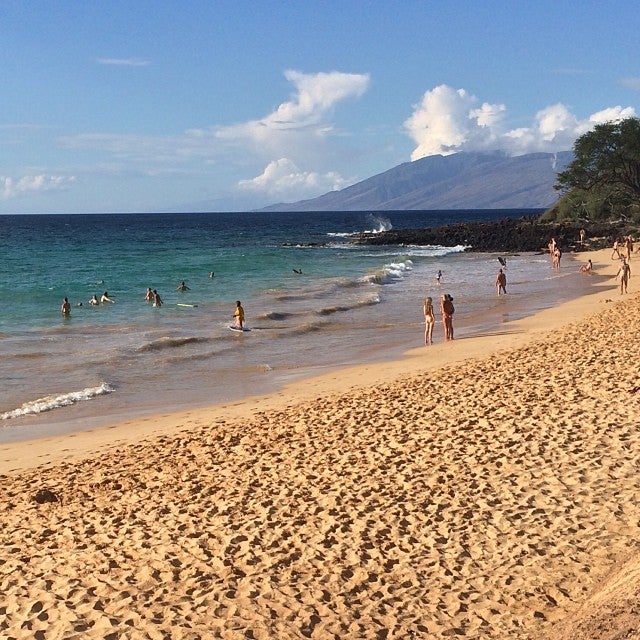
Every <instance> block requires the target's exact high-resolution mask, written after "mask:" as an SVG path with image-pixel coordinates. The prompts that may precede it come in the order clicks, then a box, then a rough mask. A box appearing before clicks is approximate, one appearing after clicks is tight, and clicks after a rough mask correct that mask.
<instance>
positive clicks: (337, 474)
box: [0, 252, 640, 640]
mask: <svg viewBox="0 0 640 640" xmlns="http://www.w3.org/2000/svg"><path fill="white" fill-rule="evenodd" d="M591 257H592V259H593V260H594V264H595V266H596V270H597V271H599V272H604V273H608V274H609V275H610V276H612V275H614V274H615V270H616V269H615V266H614V265H613V264H612V263H611V262H610V261H609V255H608V252H598V253H596V254H592V256H591ZM632 268H633V264H632ZM585 277H588V276H585ZM615 284H616V283H615V282H614V281H613V279H610V280H608V281H607V282H606V283H605V284H603V285H600V286H598V287H594V293H592V294H590V295H588V296H585V297H584V298H582V299H580V300H578V301H573V302H571V303H567V304H565V305H562V306H561V307H558V308H556V309H552V310H548V311H546V312H543V313H541V314H538V315H537V316H535V317H533V318H529V319H527V320H523V321H520V322H518V323H514V324H513V325H508V328H507V327H502V328H501V330H500V332H497V333H495V334H493V335H490V336H481V337H476V338H473V339H461V340H456V341H454V342H453V343H448V344H438V345H434V346H432V347H428V348H424V347H423V348H421V349H416V350H414V351H412V352H411V353H410V354H408V355H407V357H406V358H404V359H403V360H401V361H398V362H393V363H384V364H379V365H369V366H365V367H356V368H353V369H349V370H346V371H337V372H333V373H331V374H328V375H326V376H323V377H321V378H317V379H314V380H308V381H305V382H302V383H299V384H296V385H294V386H292V387H290V388H287V389H285V390H283V391H282V392H280V393H278V394H274V395H273V396H271V397H269V398H250V399H247V400H246V401H243V402H239V403H236V404H234V405H229V406H222V407H214V408H212V409H208V410H205V411H191V412H186V413H181V414H175V415H167V416H159V417H157V418H154V419H145V420H139V421H136V422H135V423H134V422H130V423H126V424H124V425H119V426H117V427H115V428H112V429H101V430H95V431H92V432H87V433H83V434H74V435H67V436H64V437H59V438H49V439H46V440H42V441H37V442H35V443H32V444H31V445H30V446H29V447H26V446H25V445H24V444H22V445H19V444H12V445H4V446H1V447H0V472H1V473H3V474H4V475H3V476H1V477H0V480H1V483H0V484H1V486H0V504H2V508H3V510H2V514H3V515H2V523H3V527H2V530H1V531H0V594H2V596H1V597H0V638H46V639H49V638H105V639H110V640H111V639H113V640H115V639H116V638H151V639H155V638H158V639H160V638H172V639H174V638H175V639H181V638H185V639H196V638H202V639H203V640H205V639H208V638H228V639H240V638H257V639H289V638H318V639H324V638H336V639H344V638H354V639H372V640H381V639H384V638H387V639H389V640H390V639H400V638H403V639H404V638H440V637H463V638H504V639H521V638H522V639H524V638H531V639H533V638H535V639H539V638H567V639H568V638H572V639H574V638H603V639H604V638H614V637H619V638H622V637H624V638H632V637H638V636H634V635H620V634H621V633H622V632H624V631H625V630H626V629H627V628H628V629H635V628H637V626H638V621H639V619H640V617H639V616H638V614H635V617H634V613H633V607H631V608H630V606H627V604H626V603H628V602H634V603H635V602H637V598H636V599H635V600H634V597H635V592H636V591H637V590H638V588H639V587H638V586H637V584H640V582H639V580H638V576H640V569H639V568H638V567H640V563H636V560H635V558H634V553H635V550H636V541H637V540H639V539H640V538H639V534H640V517H639V516H640V508H639V507H638V498H637V496H638V495H639V490H640V474H639V473H638V471H639V469H638V464H639V461H640V453H639V452H640V430H639V429H638V423H639V422H640V420H639V418H638V416H639V414H640V412H639V409H640V390H639V385H640V368H639V367H638V354H640V298H639V297H638V296H637V295H636V294H635V293H633V291H635V288H634V287H633V280H632V281H631V284H632V289H631V290H632V293H630V294H628V295H626V296H621V295H620V294H619V292H618V290H617V289H616V288H615ZM25 452H26V453H25ZM43 489H48V490H49V492H50V493H46V492H43V493H41V494H40V496H39V497H40V498H41V499H42V500H47V499H49V500H53V501H52V502H47V501H45V502H43V503H38V502H37V501H35V500H34V497H35V495H36V493H37V492H38V490H43ZM625 563H626V564H625ZM618 567H620V569H618ZM612 572H613V573H612ZM598 589H599V590H598ZM634 590H635V591H634ZM589 598H590V599H589ZM636 610H637V608H636ZM580 625H582V627H580ZM625 625H626V626H625ZM629 625H632V626H629ZM633 625H635V626H633ZM581 633H582V634H583V635H580V634H581ZM612 633H618V634H619V635H617V636H616V635H607V634H612Z"/></svg>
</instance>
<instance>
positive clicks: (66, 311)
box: [60, 298, 71, 316]
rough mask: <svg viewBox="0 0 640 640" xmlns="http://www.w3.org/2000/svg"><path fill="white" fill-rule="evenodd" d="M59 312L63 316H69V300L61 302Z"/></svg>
mask: <svg viewBox="0 0 640 640" xmlns="http://www.w3.org/2000/svg"><path fill="white" fill-rule="evenodd" d="M60 312H61V313H62V315H63V316H69V315H71V303H70V302H69V298H65V299H64V300H63V301H62V305H61V306H60Z"/></svg>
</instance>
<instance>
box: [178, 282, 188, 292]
mask: <svg viewBox="0 0 640 640" xmlns="http://www.w3.org/2000/svg"><path fill="white" fill-rule="evenodd" d="M176 291H190V289H189V287H187V285H186V284H185V283H184V280H183V281H182V282H181V283H180V284H179V285H178V288H177V289H176Z"/></svg>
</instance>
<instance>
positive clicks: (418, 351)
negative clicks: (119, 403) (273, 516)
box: [0, 249, 616, 474]
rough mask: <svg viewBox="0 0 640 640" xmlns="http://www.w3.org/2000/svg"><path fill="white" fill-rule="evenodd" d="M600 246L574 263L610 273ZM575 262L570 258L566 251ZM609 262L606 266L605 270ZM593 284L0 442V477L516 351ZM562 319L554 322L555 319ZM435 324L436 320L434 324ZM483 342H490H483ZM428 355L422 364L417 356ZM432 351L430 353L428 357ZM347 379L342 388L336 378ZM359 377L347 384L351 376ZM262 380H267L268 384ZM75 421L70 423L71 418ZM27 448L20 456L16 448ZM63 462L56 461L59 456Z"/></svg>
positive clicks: (566, 315)
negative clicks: (169, 401)
mask: <svg viewBox="0 0 640 640" xmlns="http://www.w3.org/2000/svg"><path fill="white" fill-rule="evenodd" d="M607 254H608V250H606V249H601V250H598V251H593V252H585V253H583V254H580V258H583V259H582V260H581V261H582V262H584V261H585V260H586V259H588V258H591V259H592V260H593V263H594V265H595V267H596V271H597V273H598V275H600V276H608V277H611V276H614V275H615V272H616V270H615V267H614V264H613V263H612V264H611V265H608V261H607ZM570 257H571V258H572V259H573V260H574V261H575V262H576V267H577V264H578V261H577V260H576V259H575V256H574V255H571V256H570ZM607 267H609V268H607ZM596 288H599V286H598V284H597V283H593V284H591V286H590V288H589V290H591V289H594V291H593V292H591V293H587V294H586V295H582V296H579V297H577V298H574V299H572V300H569V301H567V302H562V303H560V304H559V305H557V306H554V307H549V308H547V309H543V310H541V311H540V310H539V311H535V312H533V313H532V314H531V315H527V316H525V317H521V318H518V319H516V320H510V321H507V322H505V323H504V324H502V325H501V326H500V327H499V328H498V329H493V330H488V331H486V332H481V333H473V334H470V335H467V336H463V337H462V338H458V339H456V340H454V341H453V342H449V343H446V342H445V343H435V344H433V345H431V346H430V347H429V352H428V353H427V352H425V351H424V348H423V347H415V348H412V349H409V350H407V351H405V352H404V353H403V354H402V355H401V356H400V357H399V358H394V359H384V360H376V361H373V362H369V363H365V364H356V365H347V366H341V367H336V368H331V369H330V370H328V371H325V372H323V373H320V374H315V375H311V376H304V377H302V378H299V379H295V380H294V381H293V382H290V383H285V384H282V385H277V387H276V388H275V390H273V391H267V392H264V393H259V394H256V395H248V396H243V397H240V398H232V399H230V400H229V401H224V402H219V403H215V404H213V405H208V406H198V407H195V408H189V409H182V410H177V411H172V410H168V411H160V412H155V411H154V412H153V413H149V414H144V415H140V416H134V417H124V418H123V419H116V420H113V421H105V422H104V423H102V424H99V425H96V426H92V427H88V428H85V429H81V430H70V431H65V432H61V433H59V434H51V435H44V436H41V437H26V438H21V439H15V440H10V441H8V442H1V443H0V474H3V473H13V472H17V471H21V470H24V469H28V468H31V467H32V465H33V464H34V463H36V462H37V464H38V465H39V464H41V463H42V462H43V461H44V463H45V464H54V463H55V462H56V461H57V460H59V459H61V458H60V457H59V456H60V448H61V447H63V448H64V451H65V452H68V453H69V455H71V454H72V452H75V454H73V455H79V456H83V455H85V454H87V453H90V452H91V451H92V450H94V446H93V444H92V443H94V442H95V445H96V446H95V450H96V451H97V450H99V449H101V448H102V447H104V446H109V445H111V444H112V445H114V446H115V445H121V444H125V443H130V442H135V441H136V440H138V439H139V438H141V437H147V436H149V437H155V436H158V435H170V434H171V433H179V432H180V431H181V430H182V429H179V428H178V430H175V428H176V427H175V426H174V425H179V424H183V423H185V422H186V423H188V424H194V423H197V424H199V425H200V424H204V423H206V422H207V421H208V420H213V419H216V418H217V417H221V418H222V419H225V420H227V419H242V418H245V417H246V416H247V415H250V414H251V412H252V411H260V410H273V409H276V410H277V409H279V408H281V407H282V406H283V405H285V406H289V405H290V404H291V403H292V402H294V403H295V402H304V401H308V400H310V399H313V398H314V397H315V395H316V394H336V393H340V392H342V391H344V390H345V388H365V387H369V386H372V385H376V384H385V383H387V382H390V381H393V380H395V379H396V378H399V377H400V376H403V375H415V374H417V373H419V369H412V368H411V366H410V365H411V364H414V359H415V360H416V361H415V364H416V365H417V367H418V368H422V369H423V370H437V369H439V368H441V367H443V366H447V365H449V364H455V363H459V362H462V361H465V360H467V359H469V358H476V357H483V356H487V355H491V353H492V352H494V351H497V350H499V349H509V348H517V347H518V346H521V345H522V344H524V343H525V342H526V341H529V340H531V339H533V337H534V336H536V335H537V334H539V333H541V332H546V331H550V330H553V329H554V328H557V327H559V326H562V325H563V324H564V323H565V321H566V319H572V320H573V319H575V320H577V319H581V318H583V317H584V316H585V315H588V314H589V313H591V311H590V310H587V309H585V308H583V305H584V304H585V299H586V298H588V297H594V302H596V300H595V296H599V295H601V294H603V293H604V291H595V289H596ZM560 317H561V318H562V320H560V319H559V318H560ZM438 324H439V323H438ZM489 345H490V346H489ZM427 355H429V356H430V358H429V360H428V361H427V362H425V361H424V360H425V358H424V357H423V356H427ZM433 356H435V358H434V357H433ZM345 378H346V379H348V380H349V381H351V382H350V383H349V385H348V387H345V384H344V379H345ZM356 380H358V381H361V380H363V381H364V382H362V383H360V382H358V384H353V381H356ZM268 386H269V385H267V387H268ZM76 421H77V420H76ZM187 429H188V427H187ZM23 448H24V449H28V452H26V451H25V455H22V453H21V449H23ZM62 459H63V458H62Z"/></svg>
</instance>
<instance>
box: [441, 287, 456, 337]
mask: <svg viewBox="0 0 640 640" xmlns="http://www.w3.org/2000/svg"><path fill="white" fill-rule="evenodd" d="M440 312H441V313H442V324H443V326H444V339H445V340H453V314H454V312H455V308H454V306H453V298H452V297H451V296H450V295H449V294H448V293H443V294H442V298H440Z"/></svg>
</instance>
